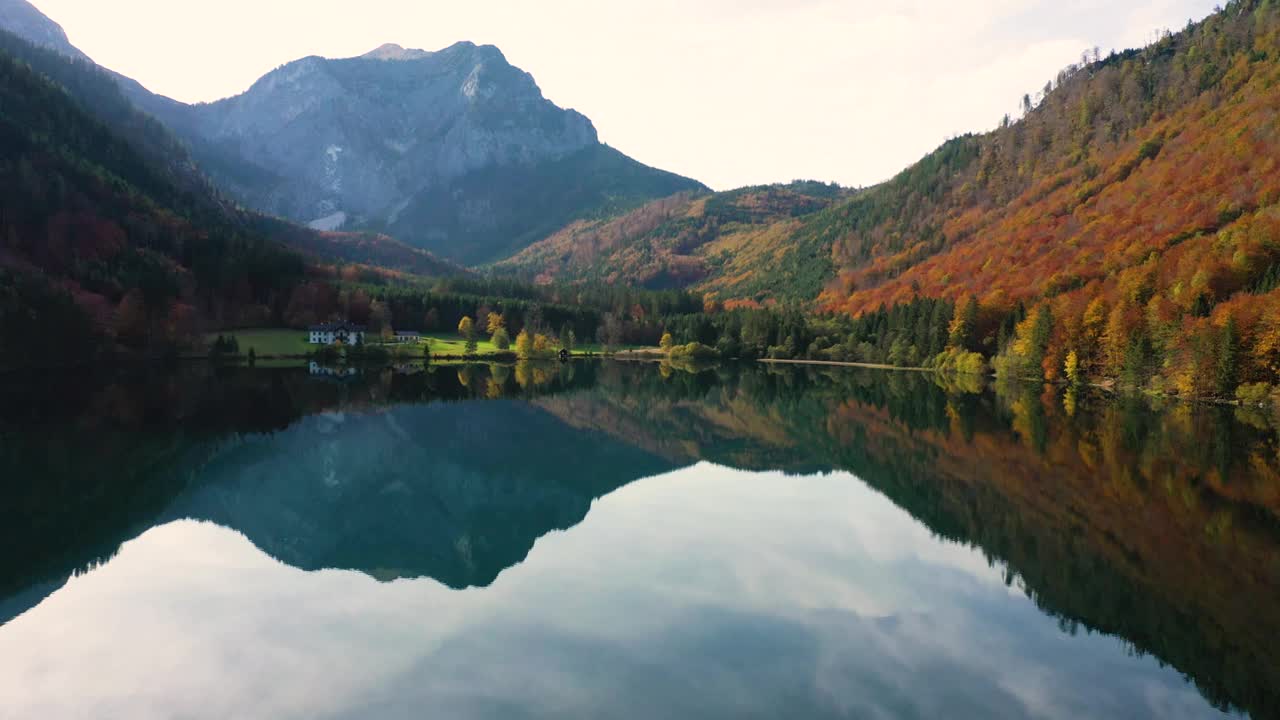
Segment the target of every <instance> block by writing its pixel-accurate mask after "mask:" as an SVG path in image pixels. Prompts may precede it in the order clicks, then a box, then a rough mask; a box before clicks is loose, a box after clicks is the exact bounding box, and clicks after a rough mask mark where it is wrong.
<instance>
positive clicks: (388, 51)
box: [360, 43, 431, 61]
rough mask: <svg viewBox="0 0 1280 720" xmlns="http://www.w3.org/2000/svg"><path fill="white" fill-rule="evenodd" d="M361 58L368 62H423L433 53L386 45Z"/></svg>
mask: <svg viewBox="0 0 1280 720" xmlns="http://www.w3.org/2000/svg"><path fill="white" fill-rule="evenodd" d="M360 57H362V58H364V59H366V60H389V61H405V60H421V59H423V58H428V57H431V53H429V52H427V51H426V50H417V49H413V48H405V47H401V46H400V45H397V44H395V43H386V44H384V45H381V46H379V47H377V48H375V49H373V50H370V51H369V52H367V53H365V54H364V55H361V56H360Z"/></svg>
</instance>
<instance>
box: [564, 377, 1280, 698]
mask: <svg viewBox="0 0 1280 720" xmlns="http://www.w3.org/2000/svg"><path fill="white" fill-rule="evenodd" d="M708 380H710V381H711V382H710V384H706V381H708ZM574 401H576V402H574ZM545 404H547V405H549V406H551V407H553V409H554V410H555V411H558V412H561V413H568V412H572V413H575V414H577V415H579V416H587V417H590V418H591V421H592V422H593V423H594V424H595V425H596V426H598V427H604V428H612V430H611V431H613V432H615V433H616V434H617V435H618V436H619V437H631V438H632V441H633V442H637V443H640V444H643V445H646V446H650V447H652V448H654V449H655V450H661V451H664V452H667V453H669V454H672V455H675V456H678V457H679V456H680V453H684V455H683V457H682V459H684V460H695V459H709V460H712V461H716V462H721V463H724V464H729V465H734V466H736V467H740V468H747V469H774V468H783V469H788V470H792V471H795V472H806V471H809V470H813V469H829V468H843V469H847V470H850V471H852V472H854V473H855V474H857V475H859V476H860V477H862V478H863V479H865V480H866V481H867V482H868V483H869V484H871V485H872V486H873V487H876V488H877V489H879V490H880V491H881V492H884V493H885V494H886V495H887V496H889V497H890V498H891V499H893V500H894V501H895V502H896V503H897V504H899V505H900V506H902V507H903V508H905V509H906V510H908V511H909V512H911V513H912V514H913V515H915V516H916V517H917V518H919V519H920V520H922V521H923V522H925V523H926V524H928V525H929V526H930V527H931V528H932V529H933V530H934V532H936V533H938V534H940V535H942V536H944V537H947V538H949V539H953V540H956V541H960V542H965V543H968V544H972V545H974V546H976V547H979V548H981V549H982V550H983V552H984V553H986V555H987V556H988V557H989V558H991V559H992V560H993V561H996V560H999V561H1003V562H1005V563H1007V564H1008V566H1009V568H1010V570H1011V575H1010V581H1011V582H1012V581H1014V579H1015V578H1016V579H1017V581H1018V582H1019V583H1020V584H1022V585H1023V586H1024V587H1025V588H1026V590H1027V592H1028V594H1029V595H1031V597H1032V598H1033V599H1034V600H1035V601H1036V603H1037V604H1038V605H1039V606H1040V607H1041V608H1042V609H1044V610H1045V611H1046V612H1048V613H1050V614H1053V615H1055V616H1057V617H1059V618H1060V619H1061V621H1062V624H1063V627H1064V628H1065V629H1068V630H1072V631H1074V630H1077V629H1079V628H1080V627H1086V628H1093V629H1097V630H1101V631H1104V632H1108V633H1112V634H1115V635H1118V636H1119V637H1122V638H1125V639H1126V640H1127V641H1129V642H1131V643H1132V644H1133V647H1134V649H1135V650H1137V651H1139V652H1150V653H1152V654H1154V655H1156V656H1158V657H1160V658H1161V659H1162V660H1164V661H1166V662H1170V663H1172V664H1174V665H1175V666H1176V667H1178V668H1179V669H1181V670H1182V671H1183V672H1184V673H1187V674H1188V675H1189V676H1190V677H1191V678H1192V679H1193V680H1194V681H1195V682H1196V684H1197V685H1198V686H1199V687H1200V688H1201V690H1202V691H1203V692H1204V694H1205V695H1206V697H1208V698H1209V699H1210V700H1212V701H1214V702H1215V703H1218V704H1220V705H1224V704H1229V703H1230V704H1235V705H1237V706H1239V707H1243V708H1247V709H1249V710H1251V711H1252V712H1253V713H1254V714H1255V715H1256V716H1258V717H1270V716H1274V715H1276V714H1277V713H1280V705H1278V704H1277V703H1278V702H1280V676H1278V675H1277V670H1276V669H1277V668H1280V651H1278V650H1276V649H1275V648H1274V647H1273V643H1272V641H1271V639H1272V638H1274V637H1280V606H1278V604H1277V603H1276V602H1275V598H1277V597H1280V554H1278V553H1277V550H1278V549H1280V529H1278V525H1280V523H1278V522H1277V517H1280V494H1278V493H1280V482H1277V475H1276V471H1277V466H1278V463H1277V452H1276V448H1277V441H1276V429H1275V427H1274V425H1273V424H1272V423H1271V422H1269V421H1268V419H1266V418H1258V417H1250V418H1248V419H1250V420H1252V422H1241V421H1240V419H1239V418H1237V417H1236V415H1237V413H1236V412H1234V411H1233V410H1232V409H1227V408H1219V407H1214V406H1203V405H1190V404H1185V403H1177V404H1169V405H1162V404H1153V403H1152V402H1151V401H1148V400H1145V399H1140V398H1106V397H1102V396H1099V395H1097V394H1091V393H1090V392H1088V391H1079V390H1077V391H1073V392H1072V393H1071V394H1070V395H1069V396H1068V395H1067V394H1066V393H1065V391H1063V390H1062V389H1059V388H1054V387H1042V386H1035V385H1025V384H1008V385H1001V386H999V387H997V388H996V389H995V392H993V393H992V392H985V391H984V390H983V388H982V387H980V386H979V385H978V384H976V383H973V382H968V383H957V382H955V381H954V380H953V379H948V378H941V377H934V376H928V375H918V374H907V373H883V372H862V371H848V370H812V369H801V368H793V367H787V368H773V369H770V370H768V371H759V370H754V369H750V370H747V369H743V368H737V367H730V368H720V369H718V370H715V371H712V372H706V373H701V374H698V375H690V374H680V373H670V374H666V373H648V374H644V373H639V374H635V375H634V376H633V377H631V378H630V379H629V380H628V381H627V384H626V385H625V386H615V385H614V384H612V383H605V384H602V386H601V387H599V388H598V389H597V390H596V392H595V394H594V396H593V402H591V403H588V402H585V401H584V400H582V399H581V398H577V397H556V398H551V399H549V400H547V401H545ZM592 404H593V405H595V407H590V405H592ZM637 417H639V418H643V419H645V420H646V421H647V422H648V423H650V424H648V425H647V424H646V422H639V421H636V420H635V419H634V418H637ZM654 422H657V423H660V424H659V425H657V426H656V427H655V426H654V425H653V424H652V423H654ZM672 438H678V439H680V440H681V442H672V441H671V439H672ZM690 442H693V443H694V444H695V445H694V447H693V448H692V449H690V448H689V447H687V446H686V445H687V444H688V443H690Z"/></svg>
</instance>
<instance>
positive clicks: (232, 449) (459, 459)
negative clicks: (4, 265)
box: [0, 363, 1280, 718]
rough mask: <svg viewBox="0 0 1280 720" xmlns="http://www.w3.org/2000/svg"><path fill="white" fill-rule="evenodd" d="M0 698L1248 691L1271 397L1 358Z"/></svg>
mask: <svg viewBox="0 0 1280 720" xmlns="http://www.w3.org/2000/svg"><path fill="white" fill-rule="evenodd" d="M3 392H4V397H3V398H0V399H3V400H4V401H5V403H4V405H5V406H6V407H9V408H11V410H10V411H9V412H8V414H7V415H6V416H5V420H4V424H3V425H0V427H2V428H3V431H2V432H0V477H2V478H3V479H0V523H2V525H0V542H3V546H4V547H6V548H8V549H9V551H7V552H6V553H5V557H4V558H3V561H2V562H0V717H4V718H8V717H13V718H28V717H40V718H62V717H66V718H81V717H107V718H116V717H119V718H178V717H181V718H224V717H236V718H256V717H261V718H315V717H352V718H355V717H392V718H401V717H404V718H410V717H412V718H418V717H424V716H426V717H449V718H454V717H460V718H513V717H516V718H518V717H539V718H542V717H547V718H550V717H613V718H651V717H725V718H730V717H852V718H867V717H870V718H877V717H884V718H899V717H902V718H933V717H974V718H1001V717H1009V718H1022V717H1042V718H1079V717H1103V718H1107V717H1114V718H1144V717H1151V718H1212V717H1225V716H1231V715H1237V716H1239V715H1252V716H1253V717H1258V718H1266V717H1275V716H1276V712H1277V708H1278V707H1280V705H1278V704H1277V703H1278V702H1280V699H1278V698H1280V685H1278V683H1280V674H1278V672H1277V668H1280V647H1277V644H1276V642H1275V639H1276V638H1277V637H1280V606H1278V603H1280V595H1278V594H1277V591H1278V589H1280V555H1277V549H1278V548H1280V531H1278V530H1277V527H1278V523H1277V522H1276V518H1277V513H1278V512H1280V484H1278V483H1277V477H1280V474H1278V473H1277V471H1278V470H1280V461H1277V452H1276V448H1277V442H1276V431H1275V429H1274V428H1273V427H1272V425H1271V424H1270V419H1269V418H1267V417H1264V416H1261V415H1256V414H1252V413H1247V412H1239V411H1234V410H1224V409H1219V408H1196V407H1189V406H1172V407H1168V408H1157V407H1150V406H1148V405H1146V404H1143V403H1137V402H1123V401H1116V400H1111V399H1105V398H1099V397H1091V396H1077V395H1064V394H1063V393H1062V392H1061V391H1059V390H1055V389H1042V388H1038V387H1035V388H1033V387H1025V386H1019V387H1013V388H996V389H990V388H985V387H980V386H979V385H978V384H977V383H974V382H968V383H960V384H955V383H947V382H939V381H936V380H934V379H932V378H929V377H925V376H915V375H911V376H908V375H897V374H888V373H875V372H865V371H848V370H823V371H810V370H805V369H798V368H787V369H784V370H781V371H777V370H767V369H763V368H757V367H754V366H741V367H739V366H728V367H721V368H713V369H707V370H702V371H695V370H693V369H687V368H686V369H679V368H672V367H659V366H656V365H622V364H586V363H579V364H573V365H570V366H564V367H545V368H544V367H527V366H525V367H516V368H508V367H485V366H477V367H464V368H459V367H436V368H432V369H431V370H430V371H429V372H413V373H412V374H403V373H392V372H386V373H378V374H361V375H358V376H355V377H346V378H338V377H335V376H333V375H330V374H324V373H316V374H313V373H309V372H307V371H306V370H305V369H304V370H296V369H276V370H267V369H258V370H250V369H222V370H214V369H211V368H208V367H205V366H190V367H185V368H182V369H180V370H177V371H174V372H172V373H159V374H157V373H150V374H147V375H144V376H135V377H123V378H119V377H117V378H111V379H110V380H104V379H82V380H77V381H75V382H71V381H67V380H66V379H56V380H55V379H50V378H36V379H31V378H23V379H21V381H20V382H13V383H9V384H8V385H6V386H5V389H4V390H3Z"/></svg>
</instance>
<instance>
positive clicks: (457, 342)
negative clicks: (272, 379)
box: [205, 328, 656, 357]
mask: <svg viewBox="0 0 1280 720" xmlns="http://www.w3.org/2000/svg"><path fill="white" fill-rule="evenodd" d="M218 335H222V336H223V337H234V338H235V339H236V342H237V343H239V345H240V353H241V354H242V355H248V354H249V349H250V348H252V349H253V351H254V353H255V354H256V355H257V356H258V357H284V356H301V355H310V354H311V353H313V352H315V351H316V350H318V349H319V348H320V346H319V345H312V344H310V343H308V342H307V333H306V331H304V330H290V329H288V328H263V329H258V330H232V331H227V332H222V333H210V334H209V335H208V336H206V337H205V340H206V342H208V343H212V342H213V341H214V339H216V338H217V337H218ZM369 342H370V343H372V344H377V343H378V342H379V341H378V340H375V339H373V338H370V340H369ZM423 345H429V346H430V348H431V354H432V355H440V356H457V357H461V356H462V355H465V354H466V350H467V341H466V340H463V339H462V336H461V335H457V334H448V333H432V334H430V335H424V336H423V337H422V339H421V340H419V341H418V342H417V343H389V344H388V345H387V349H389V350H392V351H395V350H400V351H401V352H402V353H407V354H409V355H416V356H418V357H421V356H422V347H423ZM617 349H618V350H619V351H626V350H647V349H655V350H656V348H644V347H641V346H637V345H628V346H625V347H620V348H617ZM503 352H508V353H514V352H515V340H514V338H513V339H512V343H511V348H510V349H508V350H506V351H502V350H499V349H498V348H497V347H495V346H494V344H493V343H492V342H489V340H488V339H487V338H486V339H483V340H478V341H477V343H476V355H477V356H481V357H483V356H485V355H495V354H498V353H503ZM603 352H604V348H603V347H602V346H600V345H597V344H595V343H591V344H587V345H583V346H581V347H577V348H574V351H573V354H574V355H587V354H596V355H599V354H602V353H603Z"/></svg>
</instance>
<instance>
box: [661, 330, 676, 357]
mask: <svg viewBox="0 0 1280 720" xmlns="http://www.w3.org/2000/svg"><path fill="white" fill-rule="evenodd" d="M675 345H676V341H675V338H673V337H671V333H662V341H661V342H659V343H658V346H659V347H661V348H662V352H664V353H666V354H668V355H670V354H671V348H673V347H675Z"/></svg>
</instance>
